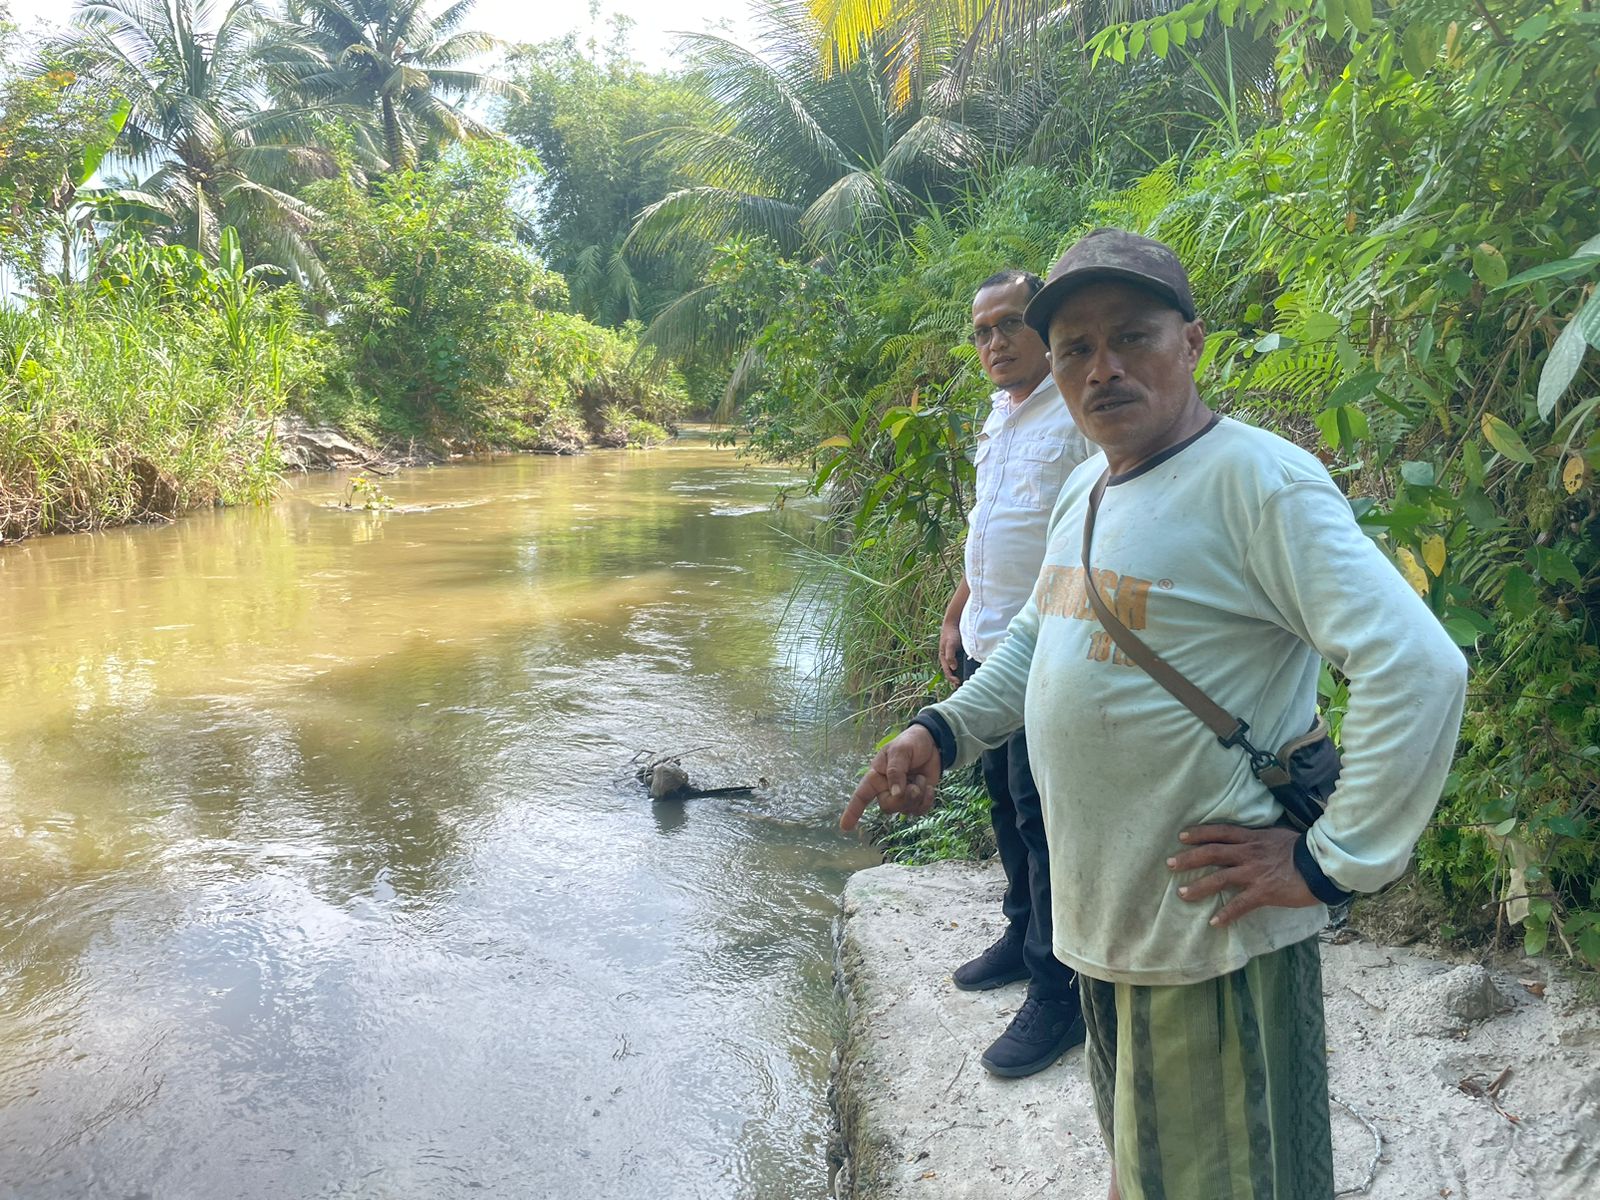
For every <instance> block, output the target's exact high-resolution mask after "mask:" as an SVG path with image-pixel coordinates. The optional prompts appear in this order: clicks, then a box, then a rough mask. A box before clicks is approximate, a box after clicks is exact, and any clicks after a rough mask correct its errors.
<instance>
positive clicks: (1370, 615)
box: [843, 230, 1466, 1200]
mask: <svg viewBox="0 0 1600 1200" xmlns="http://www.w3.org/2000/svg"><path fill="white" fill-rule="evenodd" d="M1026 316H1027V321H1028V324H1029V325H1031V326H1033V328H1034V329H1036V330H1038V331H1039V333H1040V335H1041V336H1042V337H1043V338H1044V339H1045V341H1046V344H1047V345H1048V346H1049V348H1050V353H1051V369H1052V372H1053V374H1054V376H1055V379H1056V382H1057V384H1058V385H1059V386H1060V388H1061V392H1062V395H1063V396H1064V397H1065V398H1066V401H1067V406H1068V408H1070V409H1071V411H1072V415H1073V417H1074V418H1075V419H1076V420H1077V422H1078V425H1079V428H1081V429H1082V430H1083V432H1084V434H1085V435H1086V436H1087V437H1089V438H1090V439H1091V440H1092V441H1094V442H1095V443H1097V444H1098V445H1100V446H1101V447H1102V448H1103V452H1104V457H1103V458H1102V457H1100V456H1098V455H1097V456H1096V457H1095V458H1092V459H1090V460H1089V461H1088V462H1086V463H1085V464H1084V465H1083V466H1082V467H1081V468H1080V469H1079V470H1078V471H1076V472H1075V473H1074V474H1073V475H1072V477H1071V478H1070V479H1069V480H1068V481H1067V484H1066V487H1065V488H1064V489H1063V490H1062V494H1061V498H1060V500H1059V501H1058V503H1057V505H1056V509H1055V512H1054V513H1053V515H1052V518H1051V524H1050V531H1049V534H1048V538H1047V543H1046V550H1045V558H1044V565H1043V567H1042V569H1041V571H1040V575H1039V578H1038V581H1037V583H1036V584H1035V586H1034V590H1033V594H1032V596H1031V598H1030V599H1029V601H1028V604H1027V605H1026V606H1025V607H1024V609H1023V610H1022V612H1021V613H1020V614H1019V615H1018V617H1017V619H1016V620H1015V621H1013V622H1012V624H1011V627H1010V632H1009V634H1008V636H1007V638H1006V641H1005V643H1004V644H1003V645H1002V646H1001V647H1000V648H999V649H998V650H997V651H996V652H995V653H994V654H993V655H991V656H990V657H989V658H988V659H987V660H986V661H985V662H984V664H983V666H982V667H981V668H980V669H979V670H978V671H977V672H976V674H974V676H973V677H972V679H971V680H969V681H968V682H967V683H966V684H964V685H963V686H962V687H961V689H960V690H959V691H958V692H956V693H955V695H954V696H952V697H951V698H950V699H949V700H947V701H945V702H943V703H942V704H936V705H934V706H932V707H931V708H928V709H925V710H924V711H923V712H922V713H921V714H919V715H918V717H917V718H916V721H915V723H914V724H913V725H912V726H911V727H910V728H909V729H907V730H906V731H905V732H904V733H902V734H900V735H899V736H898V737H897V738H895V740H894V741H892V742H891V743H890V744H889V745H888V746H886V747H885V748H884V749H883V750H882V751H881V752H880V753H879V754H878V755H877V757H876V758H875V759H874V760H873V762H872V765H871V768H870V769H869V771H868V773H867V775H866V776H865V778H864V779H863V780H862V782H861V786H860V787H858V788H857V790H856V793H855V795H854V796H853V797H852V798H851V801H850V804H849V806H848V807H847V808H846V810H845V815H844V820H843V824H844V825H845V826H846V827H851V826H853V825H854V824H855V822H856V820H857V819H858V818H859V816H860V813H861V812H862V811H863V810H864V809H865V807H866V806H867V805H868V804H869V803H871V802H873V801H874V800H875V801H877V802H878V803H879V804H880V805H881V806H882V807H884V808H885V809H888V810H889V811H901V812H921V811H926V810H927V808H928V807H929V806H931V804H932V799H933V788H934V786H935V785H936V784H937V781H938V778H939V776H940V774H941V773H942V772H943V771H947V770H949V769H951V768H952V767H956V766H959V765H961V764H962V763H965V762H969V761H971V760H972V759H973V758H974V757H975V756H976V755H977V754H978V753H980V752H981V750H982V749H983V748H984V747H986V746H991V745H994V744H996V743H997V742H998V741H1000V740H1001V739H1003V738H1005V737H1007V736H1009V734H1010V732H1011V731H1012V730H1013V729H1016V728H1017V727H1019V726H1021V725H1023V724H1024V713H1025V714H1026V727H1027V731H1028V743H1029V747H1030V750H1031V753H1032V763H1033V768H1034V771H1035V775H1036V777H1037V779H1038V782H1039V787H1040V791H1041V792H1042V794H1043V796H1044V811H1045V821H1046V826H1047V830H1048V834H1049V842H1050V853H1051V874H1052V876H1053V878H1054V880H1055V882H1056V885H1057V886H1056V889H1055V891H1054V893H1053V900H1054V910H1055V911H1054V915H1055V951H1056V955H1057V957H1058V958H1060V959H1061V960H1062V961H1064V962H1066V963H1067V964H1068V965H1070V966H1072V967H1074V968H1075V969H1076V970H1077V971H1078V972H1079V979H1080V984H1081V987H1082V994H1083V1005H1084V1015H1085V1019H1086V1021H1087V1025H1088V1047H1087V1065H1088V1070H1089V1076H1090V1079H1091V1082H1092V1083H1093V1087H1094V1094H1095V1106H1096V1111H1097V1115H1098V1117H1099V1120H1100V1125H1101V1129H1102V1131H1103V1132H1104V1134H1105V1138H1106V1142H1107V1146H1108V1148H1109V1149H1110V1151H1111V1156H1112V1163H1113V1173H1112V1180H1113V1182H1112V1189H1111V1195H1112V1197H1113V1198H1117V1197H1119V1196H1120V1200H1146V1198H1147V1197H1148V1198H1151V1200H1154V1198H1156V1197H1166V1198H1169V1200H1215V1198H1218V1197H1229V1198H1231V1200H1328V1198H1329V1197H1330V1196H1331V1195H1332V1193H1333V1177H1332V1175H1333V1168H1332V1150H1331V1137H1330V1131H1329V1119H1328V1097H1327V1067H1326V1060H1325V1039H1324V1031H1323V1015H1322V991H1321V968H1320V962H1319V958H1318V952H1317V941H1316V934H1317V932H1318V931H1319V930H1320V929H1321V928H1322V926H1323V924H1324V922H1325V919H1326V910H1325V908H1324V905H1326V904H1329V903H1335V902H1338V901H1341V900H1343V899H1344V898H1346V897H1347V896H1348V895H1349V893H1350V892H1353V891H1374V890H1376V889H1378V888H1380V887H1382V886H1383V885H1384V884H1386V883H1388V882H1389V881H1390V880H1392V879H1394V878H1395V877H1396V876H1398V875H1399V874H1400V872H1401V871H1402V870H1404V868H1405V865H1406V863H1407V861H1408V859H1409V857H1410V855H1411V851H1412V848H1413V847H1414V845H1415V843H1416V839H1417V837H1418V836H1419V835H1420V834H1421V832H1422V830H1423V828H1424V826H1425V825H1426V823H1427V821H1428V818H1429V816H1430V814H1431V813H1432V811H1433V807H1434V805H1435V804H1436V803H1437V800H1438V796H1439V793H1440V790H1441V788H1442V786H1443V783H1444V778H1445V774H1446V771H1447V770H1448V767H1449V763H1450V757H1451V753H1452V751H1453V749H1454V746H1455V739H1456V734H1457V731H1458V728H1459V725H1460V719H1461V707H1462V701H1463V697H1464V694H1465V686H1466V666H1465V662H1464V660H1463V658H1462V656H1461V653H1460V652H1459V651H1458V650H1457V649H1456V648H1455V646H1454V645H1453V644H1452V643H1451V641H1450V639H1449V638H1448V637H1447V636H1445V634H1444V632H1443V630H1442V629H1441V628H1440V626H1439V623H1438V622H1437V621H1436V620H1435V619H1434V617H1433V615H1432V614H1431V613H1430V612H1429V611H1428V609H1427V607H1426V606H1425V605H1424V604H1423V603H1422V602H1421V600H1419V599H1418V597H1417V595H1416V593H1415V592H1413V591H1412V590H1411V589H1410V588H1409V587H1408V586H1407V585H1406V584H1405V583H1404V581H1403V580H1402V579H1401V578H1400V576H1399V574H1398V573H1397V572H1396V571H1395V570H1394V569H1393V568H1392V567H1391V566H1390V564H1389V563H1388V561H1387V560H1386V559H1385V558H1384V557H1383V556H1382V554H1381V553H1380V552H1379V551H1378V550H1377V548H1376V547H1375V546H1374V545H1373V544H1372V542H1371V541H1370V540H1369V539H1368V538H1367V537H1366V536H1365V535H1364V534H1363V533H1362V531H1361V529H1360V527H1359V526H1358V525H1357V524H1356V522H1355V519H1354V517H1353V516H1352V514H1351V511H1350V507H1349V504H1348V503H1347V502H1346V500H1345V498H1344V496H1343V495H1342V494H1341V493H1340V492H1339V490H1338V488H1337V487H1335V486H1334V484H1333V482H1332V480H1331V479H1330V478H1329V476H1328V474H1327V472H1326V471H1325V470H1324V469H1323V467H1322V465H1321V464H1320V463H1319V462H1318V461H1317V460H1316V459H1315V458H1313V457H1312V456H1311V455H1309V454H1306V453H1305V452H1303V451H1301V450H1299V449H1297V448H1296V447H1295V446H1293V445H1291V444H1290V443H1288V442H1286V441H1284V440H1283V439H1282V438H1279V437H1277V436H1275V435H1273V434H1271V433H1267V432H1265V431H1264V430H1260V429H1256V428H1253V427H1251V426H1249V425H1245V424H1243V423H1241V422H1238V421H1234V420H1232V419H1229V418H1219V417H1217V416H1215V415H1214V414H1212V413H1211V412H1210V411H1209V410H1208V409H1207V408H1206V406H1205V404H1204V403H1203V402H1202V401H1201V399H1200V396H1199V392H1198V390H1197V388H1196V386H1195V380H1194V372H1195V368H1196V365H1197V363H1198V361H1199V357H1200V352H1201V349H1202V347H1203V345H1204V336H1205V334H1204V327H1203V325H1202V323H1201V322H1200V321H1199V320H1197V319H1196V313H1195V308H1194V301H1193V299H1192V297H1191V295H1190V290H1189V281H1188V278H1187V276H1186V275H1185V273H1184V271H1183V268H1182V266H1181V265H1180V264H1179V262H1178V260H1177V257H1176V256H1175V255H1174V254H1173V253H1172V251H1171V250H1170V249H1168V248H1167V247H1166V246H1163V245H1161V244H1160V243H1159V242H1153V241H1150V240H1149V239H1146V238H1142V237H1138V236H1136V235H1134V234H1130V233H1126V232H1123V231H1121V230H1095V231H1094V232H1093V233H1090V234H1088V235H1086V236H1085V237H1083V238H1082V239H1080V240H1079V241H1078V242H1077V243H1076V244H1075V245H1074V246H1073V247H1072V248H1071V249H1070V250H1068V251H1067V253H1066V254H1065V255H1063V256H1062V258H1061V260H1060V261H1059V262H1057V263H1056V265H1055V267H1054V268H1053V269H1052V271H1051V273H1050V279H1049V282H1048V283H1047V284H1046V286H1045V287H1044V288H1043V289H1042V290H1041V291H1040V292H1039V294H1038V295H1036V296H1035V297H1034V298H1033V300H1032V301H1031V302H1030V303H1029V305H1028V310H1027V314H1026ZM1102 478H1104V485H1103V499H1101V500H1099V501H1098V512H1097V513H1096V516H1095V523H1094V526H1093V540H1092V546H1091V547H1090V548H1089V552H1088V568H1089V570H1090V571H1092V577H1090V576H1087V575H1086V571H1085V567H1084V565H1083V564H1084V560H1085V534H1084V528H1085V517H1086V515H1088V514H1089V511H1090V507H1089V506H1090V503H1091V497H1092V496H1094V495H1095V494H1096V493H1097V491H1098V490H1099V489H1097V486H1096V485H1097V484H1098V483H1100V481H1101V479H1102ZM1086 582H1092V584H1093V585H1094V586H1095V587H1096V588H1097V589H1098V592H1099V594H1100V596H1101V597H1103V599H1104V602H1105V605H1106V606H1107V607H1108V608H1109V610H1111V611H1112V613H1113V614H1114V617H1115V618H1116V619H1117V620H1118V621H1120V623H1121V624H1122V625H1124V626H1126V627H1127V629H1129V630H1131V631H1133V632H1134V633H1135V634H1136V636H1137V637H1138V638H1139V639H1140V640H1142V641H1143V642H1144V643H1145V644H1146V645H1147V646H1148V647H1149V648H1150V649H1151V650H1153V651H1154V652H1155V653H1156V654H1158V655H1160V656H1161V657H1162V658H1163V659H1165V660H1166V661H1167V662H1168V663H1170V664H1171V666H1172V667H1174V668H1176V670H1177V671H1178V672H1181V673H1182V674H1183V675H1184V676H1186V677H1187V678H1188V679H1189V680H1191V681H1193V683H1194V684H1196V685H1198V687H1199V688H1200V689H1201V690H1202V691H1203V692H1205V693H1206V694H1207V695H1209V696H1210V697H1211V698H1213V699H1214V700H1215V702H1216V703H1217V704H1219V705H1221V706H1222V707H1223V708H1224V709H1226V710H1227V711H1228V712H1230V713H1235V714H1238V716H1239V717H1241V718H1242V719H1243V720H1245V721H1246V722H1248V724H1249V729H1250V737H1251V739H1252V740H1253V741H1254V742H1255V743H1256V744H1258V745H1262V746H1269V747H1276V746H1279V745H1281V744H1283V743H1284V742H1286V741H1288V740H1289V739H1291V738H1293V737H1294V736H1296V735H1297V734H1299V733H1301V732H1302V731H1304V730H1305V729H1306V728H1307V726H1308V725H1310V724H1311V722H1312V719H1313V714H1314V712H1315V707H1316V681H1317V675H1318V671H1319V667H1320V661H1321V659H1323V658H1326V659H1327V660H1329V661H1330V662H1331V663H1332V664H1333V666H1334V667H1335V668H1337V669H1338V670H1339V671H1340V672H1342V673H1343V675H1344V676H1345V678H1346V679H1347V680H1348V682H1349V685H1350V706H1349V710H1348V711H1347V713H1346V714H1345V717H1344V722H1343V726H1342V740H1343V752H1344V765H1343V773H1342V775H1341V776H1340V778H1339V782H1338V786H1337V788H1336V789H1335V790H1334V792H1333V794H1332V796H1331V797H1330V798H1329V800H1328V803H1327V809H1326V812H1325V814H1324V815H1323V816H1322V817H1321V819H1320V820H1318V821H1317V822H1316V823H1315V824H1314V825H1312V826H1311V828H1310V830H1309V831H1308V832H1306V833H1299V834H1297V833H1295V832H1294V831H1293V830H1292V829H1289V828H1284V827H1282V826H1281V825H1280V824H1279V821H1280V818H1281V816H1282V809H1281V807H1280V806H1279V805H1278V803H1277V802H1276V800H1275V799H1274V798H1273V795H1272V793H1271V792H1269V791H1268V790H1267V788H1266V786H1265V785H1264V784H1262V783H1261V782H1260V781H1259V780H1258V779H1257V778H1256V777H1255V775H1254V774H1252V772H1251V770H1250V763H1249V762H1248V761H1247V759H1246V758H1245V756H1244V755H1243V754H1242V753H1241V752H1240V750H1239V748H1238V747H1237V746H1228V745H1224V744H1222V742H1221V740H1220V738H1219V737H1217V736H1215V735H1213V733H1212V732H1211V731H1210V729H1208V728H1207V727H1206V726H1205V725H1204V724H1202V723H1201V721H1200V720H1199V719H1198V718H1196V717H1195V715H1194V714H1193V712H1191V711H1190V709H1189V708H1187V707H1186V706H1185V705H1184V704H1183V703H1181V702H1180V701H1178V700H1177V699H1175V698H1174V697H1173V696H1172V695H1171V694H1169V693H1168V692H1167V691H1166V690H1165V689H1164V688H1163V687H1162V685H1161V684H1159V683H1158V682H1157V681H1156V680H1155V679H1154V678H1153V677H1152V676H1151V675H1149V674H1148V673H1147V672H1146V671H1145V670H1144V669H1143V668H1141V667H1140V666H1139V665H1137V663H1135V662H1134V661H1132V660H1131V659H1130V658H1129V657H1128V656H1127V655H1126V654H1124V653H1123V652H1122V650H1121V649H1120V648H1119V646H1118V644H1117V643H1116V642H1114V641H1113V640H1112V638H1111V637H1110V635H1109V634H1108V633H1107V631H1106V629H1105V628H1103V627H1102V626H1101V624H1100V621H1099V620H1098V619H1097V618H1096V616H1095V610H1094V608H1093V606H1092V604H1091V602H1090V598H1089V595H1088V591H1087V589H1086Z"/></svg>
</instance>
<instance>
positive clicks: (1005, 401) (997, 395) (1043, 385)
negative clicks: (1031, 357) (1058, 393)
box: [989, 371, 1056, 416]
mask: <svg viewBox="0 0 1600 1200" xmlns="http://www.w3.org/2000/svg"><path fill="white" fill-rule="evenodd" d="M1055 386H1056V380H1055V376H1054V375H1051V374H1050V373H1049V372H1048V371H1046V372H1045V376H1044V378H1043V379H1041V380H1040V381H1039V386H1038V387H1036V388H1034V389H1033V391H1031V392H1029V393H1028V394H1027V395H1026V396H1024V397H1023V398H1022V399H1021V400H1013V399H1012V398H1011V393H1010V392H1009V391H1007V390H1006V389H1005V388H997V389H996V390H995V392H994V394H993V395H991V396H990V397H989V404H990V405H991V407H993V408H996V409H998V410H999V411H1000V412H1002V413H1004V414H1006V415H1007V416H1010V415H1011V414H1012V413H1014V412H1016V411H1017V410H1018V409H1020V408H1021V407H1022V406H1023V405H1025V404H1029V403H1031V402H1032V401H1034V400H1037V399H1038V398H1039V397H1040V396H1041V395H1043V394H1044V393H1045V392H1047V391H1054V390H1055Z"/></svg>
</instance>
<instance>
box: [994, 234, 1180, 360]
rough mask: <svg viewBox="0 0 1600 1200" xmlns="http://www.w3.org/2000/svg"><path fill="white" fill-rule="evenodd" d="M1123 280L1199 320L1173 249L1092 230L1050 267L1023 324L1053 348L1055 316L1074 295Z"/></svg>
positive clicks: (1150, 239)
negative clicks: (1093, 285) (1089, 286)
mask: <svg viewBox="0 0 1600 1200" xmlns="http://www.w3.org/2000/svg"><path fill="white" fill-rule="evenodd" d="M1107 280H1121V281H1123V282H1124V283H1136V284H1138V285H1139V286H1140V287H1143V288H1148V289H1150V290H1151V291H1152V292H1155V293H1156V294H1157V295H1158V296H1160V297H1161V298H1162V299H1163V300H1165V301H1167V303H1169V304H1171V305H1172V306H1173V307H1174V308H1176V309H1177V310H1178V311H1179V312H1181V313H1182V314H1183V319H1184V320H1185V321H1192V320H1194V296H1193V295H1192V294H1191V293H1190V291H1189V276H1188V273H1187V272H1185V271H1184V269H1183V264H1182V263H1181V262H1179V261H1178V256H1177V255H1176V254H1174V253H1173V252H1172V249H1171V247H1169V246H1165V245H1163V244H1162V243H1160V242H1158V241H1155V240H1154V239H1152V238H1147V237H1140V236H1139V235H1138V234H1137V233H1129V232H1128V231H1127V230H1126V229H1093V230H1090V231H1089V232H1088V233H1086V234H1084V235H1083V236H1082V237H1081V238H1079V239H1078V240H1077V241H1075V242H1073V243H1072V246H1071V248H1069V249H1068V250H1067V252H1066V253H1065V254H1063V255H1062V256H1061V257H1060V258H1059V259H1057V260H1056V265H1055V266H1053V267H1051V268H1050V278H1049V279H1048V280H1046V281H1045V285H1044V287H1042V288H1041V289H1039V291H1038V292H1037V293H1035V295H1034V297H1033V299H1032V300H1030V301H1028V308H1027V311H1026V312H1024V313H1023V314H1022V317H1023V320H1025V321H1027V323H1028V324H1029V325H1030V326H1031V327H1032V328H1033V330H1034V332H1035V333H1037V334H1038V335H1039V336H1040V337H1041V338H1043V339H1044V343H1045V345H1047V346H1048V345H1049V344H1050V318H1051V317H1052V316H1053V315H1054V314H1055V311H1056V309H1058V308H1060V307H1061V304H1062V302H1063V301H1065V300H1066V298H1067V297H1068V296H1070V295H1071V294H1072V293H1073V292H1075V291H1077V290H1078V289H1079V288H1081V287H1083V286H1084V285H1086V284H1090V283H1103V282H1105V281H1107Z"/></svg>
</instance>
